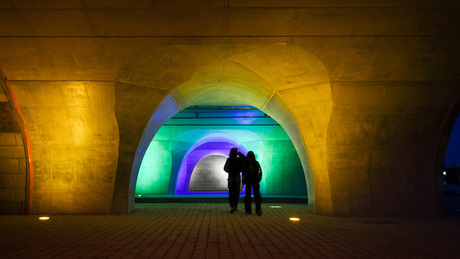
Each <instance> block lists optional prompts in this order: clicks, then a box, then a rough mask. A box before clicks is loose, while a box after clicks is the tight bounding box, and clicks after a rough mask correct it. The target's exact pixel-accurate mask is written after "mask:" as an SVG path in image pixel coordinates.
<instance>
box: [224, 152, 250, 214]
mask: <svg viewBox="0 0 460 259" xmlns="http://www.w3.org/2000/svg"><path fill="white" fill-rule="evenodd" d="M245 158H246V157H245V156H244V155H243V154H242V153H241V152H239V151H238V149H237V148H232V149H230V155H229V158H227V161H226V162H225V166H224V171H225V172H227V173H228V199H229V201H230V208H231V210H230V213H233V212H234V211H235V210H237V209H238V200H239V199H240V190H241V174H240V173H241V169H242V165H243V162H244V160H245Z"/></svg>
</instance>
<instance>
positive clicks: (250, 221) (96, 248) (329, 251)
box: [0, 203, 460, 258]
mask: <svg viewBox="0 0 460 259" xmlns="http://www.w3.org/2000/svg"><path fill="white" fill-rule="evenodd" d="M273 206H275V207H273ZM277 206H278V207H277ZM279 206H280V207H279ZM262 208H263V211H264V213H263V215H262V216H260V217H258V216H256V215H254V214H253V215H245V214H244V210H243V207H242V206H241V205H240V208H239V211H237V212H236V213H233V214H230V213H229V208H228V207H227V204H225V203H183V204H181V203H170V204H166V203H155V204H136V210H135V211H134V212H133V213H131V214H129V215H122V216H110V215H99V216H98V215H91V216H75V215H60V216H57V215H55V216H51V219H50V220H48V221H39V220H38V216H28V215H24V216H0V258H460V218H459V217H446V218H416V219H414V218H354V217H327V216H318V215H313V214H311V213H309V212H308V211H307V210H306V206H305V205H302V204H263V205H262ZM294 216H296V217H299V218H300V221H298V222H292V221H290V220H289V217H294Z"/></svg>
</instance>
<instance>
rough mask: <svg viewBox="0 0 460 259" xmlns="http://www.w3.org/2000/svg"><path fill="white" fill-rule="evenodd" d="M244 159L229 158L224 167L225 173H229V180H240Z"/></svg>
mask: <svg viewBox="0 0 460 259" xmlns="http://www.w3.org/2000/svg"><path fill="white" fill-rule="evenodd" d="M243 162H244V157H237V158H227V161H225V165H224V171H225V172H227V173H228V177H229V178H239V177H240V172H241V169H242V165H243Z"/></svg>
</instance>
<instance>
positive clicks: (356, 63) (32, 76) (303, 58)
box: [0, 0, 460, 216]
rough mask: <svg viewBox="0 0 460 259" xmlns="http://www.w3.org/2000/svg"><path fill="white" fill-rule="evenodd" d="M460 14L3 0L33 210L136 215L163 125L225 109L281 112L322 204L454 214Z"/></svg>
mask: <svg viewBox="0 0 460 259" xmlns="http://www.w3.org/2000/svg"><path fill="white" fill-rule="evenodd" d="M459 14H460V4H459V2H458V1H452V0H420V1H412V0H408V1H386V0H377V1H367V0H355V1H335V0H330V1H316V0H306V1H298V0H288V1H268V2H267V1H263V0H258V1H244V0H210V1H164V0H158V1H147V0H129V1H128V0H126V1H111V0H100V1H87V0H81V1H47V2H46V3H43V2H40V3H38V2H37V1H32V0H11V1H2V2H1V3H0V24H2V25H3V26H0V38H1V40H0V49H2V51H1V52H0V67H1V68H2V69H3V71H4V72H5V74H6V75H7V77H8V79H9V81H10V83H11V86H12V89H13V91H14V92H15V95H16V97H17V99H18V103H19V106H20V108H21V110H22V112H23V114H24V119H25V123H26V125H27V126H28V129H29V132H30V141H31V144H32V152H33V154H34V155H33V159H34V162H35V163H34V165H35V170H36V171H35V172H36V174H34V179H33V180H34V181H33V183H34V185H33V190H34V192H33V193H34V196H33V207H32V211H33V212H34V213H54V214H78V213H93V214H107V213H111V212H112V213H127V212H128V211H130V210H132V209H133V208H134V187H135V179H136V176H137V171H136V170H137V168H138V166H139V164H140V161H141V160H142V154H143V152H144V151H145V149H146V145H148V143H149V140H150V139H151V137H152V136H153V135H154V134H155V132H156V131H157V130H158V128H159V127H161V125H162V124H163V123H164V122H165V121H166V120H167V119H168V118H169V117H170V116H172V115H174V114H175V113H176V112H178V111H180V110H181V109H183V108H185V107H187V106H190V105H215V104H219V105H251V106H254V107H257V108H259V109H261V110H263V111H264V112H266V113H267V114H269V115H270V116H271V117H273V118H274V119H276V120H277V121H279V122H280V124H281V125H282V126H283V127H284V128H285V129H286V131H287V133H288V134H289V136H290V138H291V140H292V141H293V144H294V146H295V147H296V151H297V153H298V154H299V157H300V159H301V163H302V166H303V169H304V174H305V179H306V186H307V189H308V196H309V201H310V202H309V206H310V209H311V210H312V211H314V212H316V213H319V214H322V215H362V216H389V215H394V216H396V215H400V216H408V215H418V216H433V215H439V213H440V211H442V206H443V200H442V192H443V189H442V163H443V161H444V160H443V155H444V154H443V152H444V151H445V148H446V145H447V142H446V141H445V140H446V139H448V134H449V132H450V129H451V126H450V125H452V123H451V122H450V121H452V118H456V117H457V116H458V114H459V109H458V107H460V98H459V97H460V90H459V89H460V88H459V82H460V73H459V72H458V71H460V67H459V62H458V60H459V59H460V49H459V48H458V46H459V45H460V37H459V36H460V30H459V28H460V18H459V17H460V15H459ZM0 98H2V97H0ZM11 120H13V119H10V120H8V121H5V122H3V121H2V124H5V125H8V124H10V123H11ZM0 145H2V143H0ZM2 158H3V157H2ZM26 159H27V158H26ZM101 197H102V198H101Z"/></svg>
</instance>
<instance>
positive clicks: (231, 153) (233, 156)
mask: <svg viewBox="0 0 460 259" xmlns="http://www.w3.org/2000/svg"><path fill="white" fill-rule="evenodd" d="M237 154H238V149H237V148H236V147H234V148H232V149H230V158H236V156H237Z"/></svg>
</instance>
